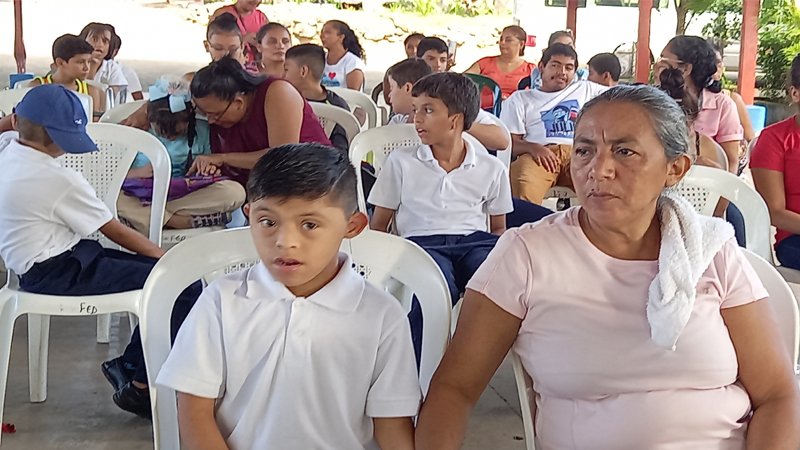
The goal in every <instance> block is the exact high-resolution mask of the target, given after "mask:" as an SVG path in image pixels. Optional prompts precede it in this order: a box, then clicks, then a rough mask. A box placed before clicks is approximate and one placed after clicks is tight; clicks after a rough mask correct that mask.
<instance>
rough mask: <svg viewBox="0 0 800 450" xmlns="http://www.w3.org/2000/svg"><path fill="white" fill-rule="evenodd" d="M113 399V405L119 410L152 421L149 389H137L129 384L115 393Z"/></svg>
mask: <svg viewBox="0 0 800 450" xmlns="http://www.w3.org/2000/svg"><path fill="white" fill-rule="evenodd" d="M113 399H114V403H115V404H116V405H117V406H119V407H120V408H121V409H123V410H125V411H128V412H131V413H134V414H136V415H137V416H139V417H143V418H145V419H148V420H152V418H153V415H152V414H153V412H152V410H151V409H150V390H149V389H139V388H137V387H136V386H134V385H133V383H132V382H130V383H127V384H126V385H125V386H122V389H120V390H118V391H117V392H115V393H114V397H113Z"/></svg>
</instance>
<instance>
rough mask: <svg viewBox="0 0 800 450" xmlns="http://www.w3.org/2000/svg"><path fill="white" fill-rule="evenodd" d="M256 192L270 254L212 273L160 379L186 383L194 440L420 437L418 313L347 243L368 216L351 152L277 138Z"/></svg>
mask: <svg viewBox="0 0 800 450" xmlns="http://www.w3.org/2000/svg"><path fill="white" fill-rule="evenodd" d="M247 196H248V199H249V201H250V203H249V204H248V205H247V206H245V210H246V212H247V214H248V216H249V217H250V224H251V226H250V231H251V233H252V236H253V241H254V242H255V246H256V249H257V251H258V254H259V256H260V257H261V262H260V263H259V264H256V265H255V266H253V267H252V268H250V269H247V270H243V271H239V272H236V273H233V274H230V275H227V276H225V277H223V278H221V279H219V280H217V281H215V282H213V283H212V284H210V285H209V286H208V288H207V289H206V290H205V291H204V292H203V295H201V297H200V299H199V300H198V302H197V305H195V307H194V309H193V310H192V312H191V313H190V314H189V317H188V318H187V319H186V323H184V325H183V326H182V327H181V331H180V333H178V337H177V339H176V341H175V345H174V346H173V347H172V351H171V352H170V355H169V357H168V358H167V361H166V362H165V363H164V366H163V367H162V368H161V372H160V373H159V375H158V379H157V383H159V384H161V385H163V386H167V387H170V388H172V389H175V390H176V391H178V419H179V423H180V434H181V438H182V443H183V444H184V445H185V448H187V449H190V450H196V449H210V448H214V449H230V450H245V449H248V450H249V449H281V450H293V449H297V450H307V449H348V450H350V449H370V450H373V449H378V448H380V449H382V450H387V449H398V450H399V449H409V450H410V449H413V448H414V444H413V440H414V436H413V434H414V429H413V422H412V417H413V416H415V415H416V414H417V410H418V407H419V402H420V388H419V381H418V379H417V374H416V370H415V366H414V354H413V350H412V345H411V335H410V333H409V326H408V321H407V320H406V317H405V314H404V311H403V309H402V307H401V306H400V304H399V302H397V300H395V299H394V298H392V297H391V296H390V295H388V294H387V293H385V292H384V291H383V290H381V289H378V288H376V287H375V286H372V285H371V284H369V283H367V282H366V281H365V280H364V279H363V278H362V277H361V276H360V275H358V274H357V273H356V272H355V271H354V270H353V269H352V262H351V260H350V258H349V257H348V256H347V255H345V254H343V253H340V252H339V247H340V245H341V243H342V240H343V239H345V238H352V237H355V236H357V235H358V234H359V233H360V232H361V231H362V230H363V229H364V227H366V225H367V217H366V216H365V215H364V214H363V213H360V212H358V202H357V199H356V175H355V170H354V169H353V167H352V165H351V163H350V161H349V160H348V159H347V157H346V156H345V155H343V154H342V153H341V152H340V151H338V150H336V149H334V148H332V147H327V146H323V145H320V144H287V145H282V146H280V147H276V148H273V149H271V150H270V151H269V152H268V153H267V154H266V155H264V156H263V157H262V158H261V159H260V160H259V161H258V163H256V165H255V167H253V170H252V171H251V172H250V179H249V181H248V183H247Z"/></svg>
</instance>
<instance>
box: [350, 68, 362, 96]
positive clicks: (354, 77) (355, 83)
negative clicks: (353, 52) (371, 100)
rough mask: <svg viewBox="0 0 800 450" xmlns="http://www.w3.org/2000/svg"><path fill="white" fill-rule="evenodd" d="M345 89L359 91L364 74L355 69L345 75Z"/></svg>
mask: <svg viewBox="0 0 800 450" xmlns="http://www.w3.org/2000/svg"><path fill="white" fill-rule="evenodd" d="M346 78H347V87H348V88H349V89H352V90H354V91H360V90H361V86H363V85H364V72H363V71H362V70H361V69H356V70H354V71H352V72H350V73H348V74H347V77H346Z"/></svg>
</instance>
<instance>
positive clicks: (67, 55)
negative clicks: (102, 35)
mask: <svg viewBox="0 0 800 450" xmlns="http://www.w3.org/2000/svg"><path fill="white" fill-rule="evenodd" d="M93 51H94V47H92V44H90V43H88V42H86V39H83V38H81V37H80V36H75V35H74V34H65V35H63V36H59V37H57V38H56V40H55V41H53V61H55V60H57V59H59V58H60V59H63V60H64V61H69V60H70V59H72V58H74V57H75V56H76V55H87V54H88V55H91V54H92V52H93Z"/></svg>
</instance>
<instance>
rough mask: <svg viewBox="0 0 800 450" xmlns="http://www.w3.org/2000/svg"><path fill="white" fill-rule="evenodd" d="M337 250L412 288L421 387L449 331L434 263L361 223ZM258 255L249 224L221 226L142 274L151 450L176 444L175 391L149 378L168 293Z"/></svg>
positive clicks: (362, 267)
mask: <svg viewBox="0 0 800 450" xmlns="http://www.w3.org/2000/svg"><path fill="white" fill-rule="evenodd" d="M341 250H342V251H344V252H346V253H349V254H350V255H351V256H352V259H353V262H354V264H355V265H356V267H355V269H356V270H357V271H358V272H359V273H362V274H363V275H364V277H365V278H366V279H367V280H369V281H370V282H372V283H374V284H376V285H378V286H384V287H387V286H389V285H391V284H392V283H397V282H399V283H401V284H402V285H404V286H407V287H408V288H409V289H410V290H411V291H413V292H414V293H416V295H417V298H418V299H419V302H420V306H421V307H422V314H423V316H424V317H425V321H424V325H423V327H424V328H423V341H422V355H421V367H420V386H421V388H422V390H423V392H427V390H428V385H429V384H430V379H431V377H432V376H433V372H434V371H435V370H436V367H437V366H438V365H439V361H441V358H442V356H443V355H444V351H445V348H446V347H447V344H448V342H449V337H450V335H449V330H450V295H449V291H448V289H447V283H446V282H445V280H444V276H442V274H441V272H440V271H439V268H438V266H437V265H436V263H435V262H434V261H433V259H432V258H431V257H430V256H429V255H428V254H427V253H426V252H425V251H424V250H422V249H421V248H419V247H417V246H416V245H415V244H414V243H412V242H410V241H407V240H405V239H402V238H399V237H397V236H391V235H389V234H386V233H380V232H377V231H370V230H365V231H364V232H363V233H361V235H360V236H358V237H356V238H354V239H351V240H349V241H344V242H343V243H342V247H341ZM186 261H193V263H192V264H186ZM257 261H258V254H257V252H256V248H255V246H254V244H253V240H252V237H251V235H250V230H249V229H244V228H241V229H235V230H225V231H220V232H216V233H212V234H206V235H204V236H199V237H197V238H195V239H193V240H192V241H188V242H184V243H181V244H179V245H177V246H175V248H173V249H172V250H170V251H169V252H168V253H167V254H166V255H165V256H164V257H162V258H161V259H160V260H159V262H158V264H156V267H155V268H154V269H153V271H152V272H151V274H150V277H149V278H148V279H147V283H146V284H145V287H144V297H143V302H142V314H143V316H142V323H141V328H140V332H141V336H142V343H143V346H144V355H145V361H146V364H147V368H148V371H147V377H148V381H149V385H150V401H151V403H152V408H153V432H154V435H155V448H156V450H179V449H180V440H179V436H178V420H177V417H178V416H177V405H176V402H175V392H174V391H173V390H171V389H167V388H164V387H162V386H157V385H156V383H155V380H156V378H157V377H158V373H159V371H160V370H161V366H162V365H163V364H164V361H166V359H167V355H168V354H169V351H170V334H169V333H170V322H169V317H170V311H171V310H172V305H173V304H174V302H175V299H176V298H177V297H178V295H179V294H180V292H181V291H182V290H183V289H184V288H185V287H186V286H188V285H189V284H191V283H192V282H194V281H195V280H197V279H199V278H201V277H203V276H204V275H206V274H210V273H216V274H218V275H219V274H222V273H231V272H233V271H236V270H241V269H243V268H246V267H250V266H252V265H253V264H256V263H257ZM404 306H406V307H407V308H408V306H409V305H404Z"/></svg>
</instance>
